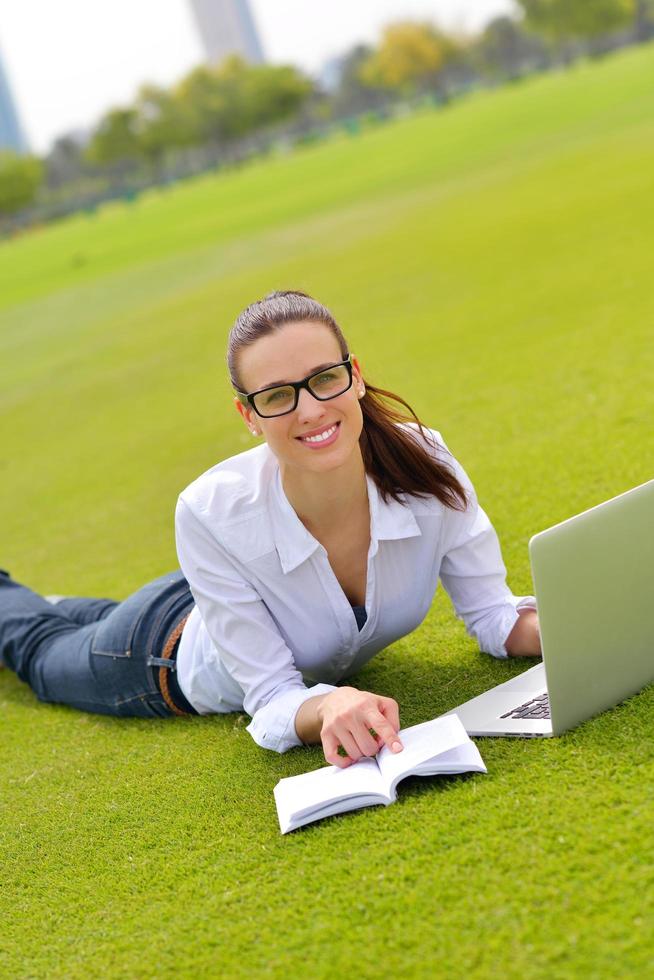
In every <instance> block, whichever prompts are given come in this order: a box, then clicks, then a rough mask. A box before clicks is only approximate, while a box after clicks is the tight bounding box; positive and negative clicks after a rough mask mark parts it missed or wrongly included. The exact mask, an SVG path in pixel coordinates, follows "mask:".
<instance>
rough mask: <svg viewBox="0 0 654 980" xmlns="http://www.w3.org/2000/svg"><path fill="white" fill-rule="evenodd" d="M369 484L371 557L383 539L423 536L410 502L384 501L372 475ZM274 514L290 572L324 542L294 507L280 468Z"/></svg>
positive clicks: (275, 532) (283, 561) (272, 497)
mask: <svg viewBox="0 0 654 980" xmlns="http://www.w3.org/2000/svg"><path fill="white" fill-rule="evenodd" d="M366 483H367V485H368V502H369V505H370V544H371V549H370V556H371V557H374V555H376V554H377V549H378V546H379V542H380V541H397V540H399V539H402V538H415V537H419V536H420V534H421V533H422V532H421V531H420V527H419V526H418V522H417V521H416V519H415V517H414V514H413V511H412V510H411V508H410V507H409V505H408V504H403V503H400V501H398V500H394V499H393V498H392V497H389V499H388V501H384V500H383V498H382V496H381V494H380V492H379V489H378V487H377V484H376V483H375V481H374V480H373V479H372V477H371V476H368V475H366ZM270 516H271V525H272V531H273V538H274V541H275V547H276V548H277V553H278V555H279V560H280V562H281V566H282V571H283V572H284V574H287V573H288V572H292V571H293V569H295V568H297V567H298V565H301V564H302V562H304V561H306V560H307V558H308V557H309V556H310V555H312V554H313V552H314V551H316V549H317V548H320V547H321V544H320V542H319V541H318V540H317V539H316V538H314V536H313V535H312V534H310V533H309V531H307V529H306V527H305V526H304V524H303V523H302V521H301V520H300V518H299V517H298V516H297V514H296V513H295V511H294V510H293V508H292V507H291V505H290V503H289V501H288V498H287V496H286V494H285V493H284V488H283V486H282V480H281V475H280V472H279V467H277V468H276V470H275V475H274V478H273V481H272V485H271V492H270Z"/></svg>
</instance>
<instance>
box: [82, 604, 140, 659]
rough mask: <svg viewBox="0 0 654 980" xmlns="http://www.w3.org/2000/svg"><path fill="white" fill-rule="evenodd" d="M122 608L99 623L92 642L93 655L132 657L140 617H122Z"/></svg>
mask: <svg viewBox="0 0 654 980" xmlns="http://www.w3.org/2000/svg"><path fill="white" fill-rule="evenodd" d="M120 613H121V610H120V607H118V609H116V610H115V611H114V612H112V613H110V614H109V616H107V618H106V619H101V620H100V621H99V622H98V628H97V629H96V631H95V634H94V636H93V639H92V640H91V653H92V654H95V656H98V657H124V658H125V657H131V656H132V641H133V639H134V634H135V632H136V627H137V626H138V622H139V617H137V616H134V615H131V616H129V617H124V616H121V614H120Z"/></svg>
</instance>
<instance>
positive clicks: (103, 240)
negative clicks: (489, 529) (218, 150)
mask: <svg viewBox="0 0 654 980" xmlns="http://www.w3.org/2000/svg"><path fill="white" fill-rule="evenodd" d="M653 77H654V46H652V45H649V46H647V47H642V48H640V49H638V50H636V49H633V50H630V51H627V52H625V53H622V54H619V55H615V56H612V57H610V58H606V59H605V60H603V61H602V62H600V63H597V64H588V65H579V66H576V67H574V68H572V69H571V70H569V71H567V72H561V73H553V74H551V75H547V76H542V77H539V78H534V79H531V80H529V81H526V82H523V83H521V84H519V85H514V86H509V87H506V88H504V89H501V90H497V91H495V92H492V93H488V92H483V93H477V94H474V95H470V96H469V97H467V98H466V99H465V100H463V101H460V102H458V103H456V104H454V105H452V106H451V107H449V108H447V109H445V110H439V111H435V110H427V109H425V110H423V111H421V112H419V113H417V114H416V115H413V116H411V117H409V118H404V119H400V120H396V121H394V122H393V123H389V124H387V125H383V126H377V127H371V128H369V129H367V130H365V131H364V132H363V133H362V134H361V135H359V136H357V137H355V138H353V137H351V136H348V135H346V134H341V135H338V134H335V135H334V136H333V137H331V138H330V139H329V140H327V141H325V142H324V143H322V144H320V145H317V146H313V147H311V148H306V149H304V150H302V151H298V152H295V153H293V154H290V155H286V156H284V155H279V156H276V157H273V158H270V159H267V160H264V161H261V162H259V163H256V164H253V165H250V166H248V167H245V168H243V169H241V170H238V171H234V172H230V173H222V174H215V175H208V176H204V177H202V178H199V179H196V180H194V181H189V182H187V183H184V184H182V185H178V186H175V187H172V188H169V189H167V190H165V191H152V192H150V193H148V194H146V195H144V196H143V197H141V198H140V199H139V200H138V201H136V202H135V203H133V204H113V205H111V206H106V207H105V208H103V209H102V210H101V211H100V212H98V213H97V214H95V215H84V216H81V217H76V218H73V219H71V220H68V221H66V222H64V223H61V224H59V225H55V226H51V227H47V228H43V229H39V230H38V231H36V232H33V233H30V234H29V235H25V236H24V237H22V238H20V239H17V240H14V241H11V242H5V243H2V244H0V324H1V325H0V412H1V416H0V418H1V430H0V431H1V432H2V440H1V443H0V474H1V476H2V480H1V484H0V527H1V528H2V538H1V552H0V566H2V567H4V568H8V569H10V570H11V572H12V574H13V575H14V577H15V578H17V579H19V580H21V581H24V582H26V583H28V584H30V585H32V586H33V587H34V588H36V589H38V590H40V591H43V592H46V593H48V592H57V593H65V594H89V595H92V594H98V595H112V596H116V597H122V596H125V595H127V594H128V593H129V592H130V591H132V590H133V589H135V588H137V587H138V586H139V585H140V584H142V583H143V582H144V581H146V580H147V579H148V578H150V577H155V576H157V575H159V574H161V573H162V572H164V571H166V570H167V569H168V568H170V567H172V566H174V564H175V552H174V543H173V527H172V520H173V510H174V505H175V500H176V496H177V494H178V493H179V491H180V490H181V489H182V488H183V487H184V486H185V485H186V484H187V483H189V482H190V481H191V480H192V479H194V478H195V476H197V475H198V474H199V473H200V472H202V471H203V470H204V469H206V468H208V467H209V466H210V465H212V464H213V463H214V462H216V461H217V460H218V459H220V458H223V457H225V456H227V455H230V454H232V453H235V452H240V451H241V450H243V449H246V448H248V447H249V445H250V444H251V437H249V436H248V434H247V432H246V431H245V428H244V427H243V426H242V425H239V420H238V419H237V416H236V413H235V412H234V410H233V407H232V405H231V402H230V390H229V386H228V384H227V379H226V372H225V369H224V348H225V339H226V335H227V331H228V329H229V326H230V324H231V322H232V320H233V318H234V317H235V315H236V314H237V313H238V311H239V310H240V309H241V308H242V307H243V306H244V305H246V304H247V303H248V302H250V301H252V300H253V299H255V298H258V297H259V296H260V295H262V294H263V293H265V292H267V291H268V290H270V289H273V288H283V287H299V288H304V289H306V290H308V291H309V292H311V293H313V294H314V295H316V296H318V297H319V298H320V299H322V300H323V301H324V302H325V303H327V305H328V306H330V307H331V308H332V309H333V311H334V313H335V314H336V316H337V319H338V320H339V322H340V323H341V325H342V327H343V329H344V331H345V334H346V336H347V337H348V338H349V340H350V343H351V349H352V351H353V352H354V354H355V355H356V356H358V358H359V359H360V361H361V363H362V366H363V370H364V376H367V377H368V378H369V379H370V380H371V381H373V382H375V383H378V384H380V385H381V386H382V387H387V388H391V389H393V390H396V391H398V392H399V393H400V394H403V395H404V396H405V397H407V398H408V399H409V401H410V402H411V403H412V404H413V405H414V407H415V408H416V410H417V411H418V413H419V414H420V415H421V417H422V418H423V419H424V420H425V422H426V423H427V424H428V425H430V426H433V427H436V428H439V429H440V430H441V431H442V433H443V435H444V436H445V438H446V440H447V441H448V443H449V445H450V447H451V448H452V450H453V451H454V452H455V454H456V455H457V456H458V458H459V459H460V460H461V461H462V463H463V464H464V466H466V468H467V469H468V472H469V473H470V475H471V477H472V479H473V480H474V482H475V484H476V487H477V491H478V494H479V496H480V498H481V501H482V503H483V505H484V506H485V508H486V510H487V511H488V513H489V514H490V516H491V518H492V520H493V521H494V523H495V526H496V528H497V530H498V533H499V535H500V539H501V541H502V544H503V550H504V557H505V561H506V564H507V567H508V571H509V582H510V584H511V585H512V587H513V589H514V591H515V592H519V593H521V592H528V591H530V589H531V584H530V573H529V563H528V556H527V542H528V539H529V537H530V536H531V535H532V534H533V533H535V532H537V531H539V530H542V529H543V528H544V527H547V526H548V525H550V524H553V523H555V522H556V521H559V520H561V519H563V518H565V517H568V516H571V515H572V514H574V513H576V512H578V511H579V510H581V509H584V508H586V507H590V506H592V505H594V504H597V503H599V502H600V501H602V500H604V499H606V498H608V497H610V496H613V495H615V494H617V493H620V492H622V491H624V490H626V489H628V488H629V487H631V486H634V485H636V484H638V483H642V482H644V481H645V480H647V479H650V478H651V477H652V461H653V459H654V424H653V418H654V385H653V384H652V378H653V377H654V342H653V336H652V334H653V330H652V323H653V322H654V291H653V290H652V254H653V249H652V246H653V241H652V239H653V235H652V231H653V229H654V194H653V193H652V175H653V173H654V88H653V86H652V78H653ZM647 532H648V533H652V529H647ZM619 574H620V570H619V569H616V575H619ZM621 655H622V651H620V650H616V656H621ZM524 667H525V664H522V663H513V662H511V663H506V662H498V661H494V660H492V659H491V658H489V657H486V656H484V655H482V654H480V653H479V652H478V651H477V649H476V648H475V645H474V643H473V642H472V641H471V640H470V639H469V638H468V637H467V636H466V634H465V631H464V630H463V627H462V625H461V623H460V622H459V621H457V620H456V619H455V618H454V616H453V614H452V610H451V608H450V606H449V604H448V602H447V599H446V597H445V598H444V597H443V596H442V595H441V594H440V593H439V594H438V595H437V598H436V600H435V602H434V604H433V607H432V609H431V611H430V613H429V615H428V617H427V619H426V620H425V622H424V623H423V624H422V625H421V626H420V628H419V629H418V630H416V631H415V632H414V633H413V634H411V635H410V636H408V637H406V638H404V639H403V640H401V641H399V642H397V643H395V644H393V646H391V647H390V648H389V649H387V650H385V651H384V652H383V653H381V654H379V655H378V657H376V658H375V659H374V660H373V661H372V663H371V664H369V665H368V666H367V667H366V669H365V670H364V671H362V672H361V673H360V674H359V675H358V677H357V679H356V683H357V684H358V685H359V686H361V687H363V688H366V689H373V690H376V691H379V692H380V693H383V694H387V695H390V696H393V697H395V698H396V699H397V700H398V701H399V703H400V707H401V717H402V722H403V724H405V725H411V724H415V723H417V722H420V721H423V720H426V719H427V718H431V717H434V716H435V715H437V714H440V713H441V712H443V711H446V710H448V709H449V708H451V707H453V706H455V705H456V704H457V703H460V702H461V701H462V700H465V699H466V698H469V697H472V696H473V695H475V694H477V693H480V692H481V691H483V690H484V689H486V688H487V687H489V686H491V685H492V684H495V683H499V682H500V681H502V680H505V679H507V678H508V677H510V676H512V675H513V674H516V673H517V672H519V671H520V670H522V669H524ZM0 708H1V713H0V738H1V744H2V753H1V754H0V842H1V844H0V846H1V853H0V866H1V867H2V886H1V890H0V896H1V897H0V914H1V926H0V971H1V972H2V975H4V976H6V977H12V978H13V977H21V978H22V977H30V978H35V977H38V978H41V977H48V978H50V977H65V978H82V977H84V978H86V977H89V976H91V977H94V976H98V977H125V978H147V977H157V978H158V977H168V976H171V977H172V976H182V977H186V976H189V977H190V976H200V977H205V976H220V977H238V976H244V975H249V976H268V977H280V978H282V977H283V978H288V977H296V976H297V977H299V976H302V977H311V978H314V977H315V978H323V977H324V978H328V977H329V978H331V977H334V976H338V975H340V976H343V977H349V976H357V977H365V978H368V977H370V978H375V980H377V978H379V977H380V976H381V977H386V976H388V977H390V976H415V977H433V976H437V977H447V978H450V977H466V978H487V977H490V976H499V977H503V976H506V977H543V978H545V977H547V978H567V977H583V978H587V977H593V978H595V977H596V978H606V977H625V976H629V977H644V976H648V975H652V974H653V973H654V940H653V938H652V931H651V926H652V912H653V911H654V910H653V906H654V871H653V866H654V839H653V835H652V823H653V814H654V789H653V783H652V777H653V776H654V750H653V740H652V721H653V719H654V687H650V688H648V689H647V690H646V691H644V692H643V693H642V694H640V695H638V696H636V697H634V698H632V699H630V700H629V701H628V702H626V703H625V704H623V705H621V706H619V707H617V708H615V709H614V710H612V711H610V712H608V713H606V714H605V715H603V716H601V717H599V718H595V719H593V720H591V721H589V722H587V723H586V724H584V725H582V726H580V727H579V728H578V729H577V730H575V731H574V732H572V733H570V734H568V735H566V736H564V737H562V738H560V739H553V740H544V741H538V740H525V741H520V740H509V739H507V740H502V739H496V740H493V739H488V740H480V741H479V742H478V744H479V747H480V749H481V752H482V755H483V757H484V760H485V762H486V764H487V766H488V770H489V771H488V775H487V776H474V777H461V778H449V779H441V780H438V779H432V780H418V779H413V780H409V781H408V782H406V783H405V784H403V786H402V787H401V788H400V796H399V800H398V802H397V804H396V805H395V806H393V807H390V808H388V809H383V808H374V809H371V810H367V811H362V812H359V813H354V814H349V815H345V816H341V817H336V818H332V819H329V820H326V821H323V822H322V823H318V824H315V825H313V826H310V827H308V828H305V829H303V830H300V831H298V832H297V833H295V834H290V835H288V836H286V837H281V836H280V834H279V829H278V825H277V819H276V813H275V809H274V803H273V797H272V789H273V786H274V784H275V783H276V782H277V780H278V779H279V778H280V777H282V776H287V775H292V774H295V773H299V772H303V771H305V770H306V769H309V768H312V767H316V766H318V765H320V764H321V763H322V755H321V752H320V750H319V749H317V748H316V749H306V748H305V749H295V750H292V751H291V752H289V753H287V754H285V755H283V756H280V755H277V754H274V753H269V752H266V751H264V750H262V749H260V748H258V747H257V746H256V745H255V743H254V742H253V741H252V740H251V738H250V736H249V735H248V734H247V732H246V731H245V724H246V723H247V720H246V719H245V717H244V716H239V715H234V716H225V717H209V718H194V719H183V720H177V719H174V720H171V721H163V720H162V721H142V720H129V719H122V720H120V719H111V718H105V717H95V716H91V715H85V714H82V713H79V712H76V711H74V710H71V709H68V708H66V707H59V706H47V705H41V704H39V702H38V701H37V700H36V699H35V698H34V696H33V695H32V693H31V692H30V690H29V689H28V688H27V687H26V686H24V685H22V684H21V683H20V682H19V681H18V680H17V679H16V678H15V676H14V675H13V674H11V672H9V671H8V670H4V671H2V672H0Z"/></svg>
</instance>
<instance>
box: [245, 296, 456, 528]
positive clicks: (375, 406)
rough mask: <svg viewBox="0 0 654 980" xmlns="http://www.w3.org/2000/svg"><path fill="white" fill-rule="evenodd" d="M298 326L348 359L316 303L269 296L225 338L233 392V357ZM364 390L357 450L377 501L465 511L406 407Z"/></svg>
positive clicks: (336, 330)
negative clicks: (319, 328)
mask: <svg viewBox="0 0 654 980" xmlns="http://www.w3.org/2000/svg"><path fill="white" fill-rule="evenodd" d="M300 321H308V322H313V323H324V324H325V326H327V327H329V329H330V330H331V331H332V333H333V334H334V336H335V337H336V339H337V341H338V344H339V347H340V349H341V354H342V356H343V359H345V358H346V357H347V356H348V346H347V343H346V341H345V337H344V336H343V333H342V331H341V328H340V327H339V326H338V324H337V323H336V320H335V319H334V317H333V316H332V314H331V313H330V312H329V310H328V309H327V308H326V307H325V306H323V305H322V303H319V302H318V301H317V300H315V299H312V298H311V297H310V296H307V294H306V293H301V292H294V291H286V292H274V293H269V294H268V295H267V296H265V297H264V299H262V300H258V301H257V302H256V303H252V304H251V305H250V306H248V307H247V309H245V310H243V312H242V313H241V315H240V316H239V317H238V319H237V320H236V322H235V324H234V326H233V327H232V329H231V330H230V333H229V339H228V342H227V367H228V369H229V375H230V379H231V382H232V384H233V386H234V387H235V388H236V390H237V391H242V390H243V389H242V386H241V382H240V379H239V375H238V367H237V360H238V355H239V352H240V351H241V350H242V349H243V348H244V347H248V346H249V345H250V344H253V343H254V342H255V340H258V339H259V338H260V337H264V336H266V335H267V334H270V333H272V332H273V331H274V330H278V329H280V328H281V327H283V326H284V324H286V323H297V322H300ZM365 386H366V393H365V395H364V396H363V398H362V399H361V401H360V402H359V404H360V405H361V411H362V413H363V430H362V432H361V437H360V439H359V444H360V446H361V453H362V456H363V463H364V466H365V469H366V472H367V473H369V474H370V476H371V477H372V479H373V480H374V481H375V483H376V484H377V486H378V488H379V491H380V493H381V495H382V498H383V499H384V500H387V499H388V498H389V497H393V498H394V499H395V500H398V501H400V496H399V495H400V493H407V494H412V495H414V496H420V497H429V496H434V497H436V498H437V499H438V500H440V501H441V503H443V504H445V505H446V506H447V507H451V508H452V509H453V510H465V507H466V502H467V501H466V493H465V490H464V488H463V487H462V485H461V483H460V482H459V480H458V479H457V477H456V475H455V473H454V470H453V469H452V467H451V466H448V464H447V463H444V462H438V461H437V460H435V459H434V458H433V456H431V455H430V454H429V453H428V452H427V450H426V449H425V447H424V446H423V445H421V444H420V443H419V442H418V440H417V438H416V433H415V430H412V429H411V428H407V427H406V423H407V422H412V423H415V424H416V425H417V427H418V430H419V431H420V434H421V435H422V437H423V439H424V440H426V442H428V443H429V444H430V445H433V439H432V438H431V437H430V435H429V434H428V433H426V432H425V427H424V425H423V423H422V422H421V421H420V419H419V418H418V416H417V415H416V413H415V412H414V411H413V409H412V408H411V406H410V405H409V404H408V403H407V402H405V400H404V399H403V398H400V396H399V395H395V394H393V392H392V391H386V390H384V389H383V388H377V387H375V386H374V385H371V384H370V382H369V381H366V382H365ZM403 423H404V424H403ZM400 502H401V501H400Z"/></svg>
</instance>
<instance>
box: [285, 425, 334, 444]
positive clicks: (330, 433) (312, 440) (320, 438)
mask: <svg viewBox="0 0 654 980" xmlns="http://www.w3.org/2000/svg"><path fill="white" fill-rule="evenodd" d="M340 424H341V423H340V422H335V423H334V425H330V426H329V427H328V428H326V429H323V431H322V432H318V433H317V434H316V435H314V436H297V437H296V438H297V439H298V440H299V441H300V442H302V443H304V444H305V445H308V446H322V445H324V444H325V443H328V442H332V441H333V440H334V439H335V437H336V435H337V433H338V429H339V426H340Z"/></svg>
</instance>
